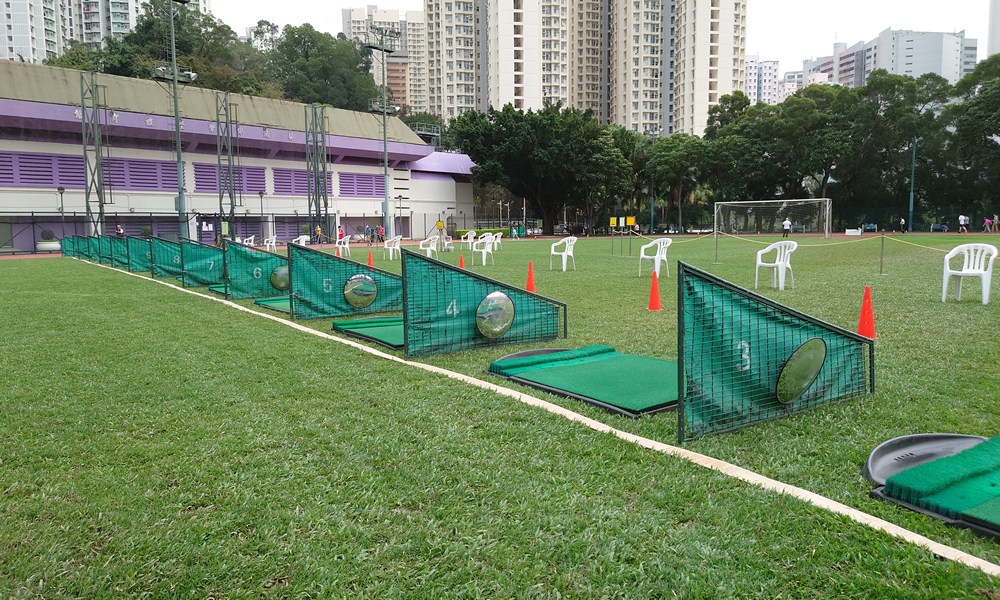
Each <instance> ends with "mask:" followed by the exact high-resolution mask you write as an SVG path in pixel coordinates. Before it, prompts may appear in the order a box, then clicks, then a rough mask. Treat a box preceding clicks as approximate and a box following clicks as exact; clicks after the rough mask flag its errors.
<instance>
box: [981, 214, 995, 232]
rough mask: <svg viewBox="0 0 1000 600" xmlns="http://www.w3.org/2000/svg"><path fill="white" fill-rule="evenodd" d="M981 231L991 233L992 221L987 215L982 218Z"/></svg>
mask: <svg viewBox="0 0 1000 600" xmlns="http://www.w3.org/2000/svg"><path fill="white" fill-rule="evenodd" d="M983 233H993V221H992V220H990V218H989V217H986V218H985V219H983Z"/></svg>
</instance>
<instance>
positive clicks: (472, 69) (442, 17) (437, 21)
mask: <svg viewBox="0 0 1000 600" xmlns="http://www.w3.org/2000/svg"><path fill="white" fill-rule="evenodd" d="M425 8H426V10H425V11H424V15H425V18H426V20H427V90H428V99H427V106H428V111H427V112H430V113H433V114H436V115H439V116H440V117H442V118H443V119H445V120H446V121H447V120H449V119H453V118H455V117H457V116H458V115H460V114H462V113H463V112H465V111H468V110H475V109H477V108H480V109H481V108H482V104H481V103H478V104H477V96H480V95H481V93H482V92H481V91H480V90H481V89H482V85H481V81H480V79H479V77H480V70H481V56H482V54H481V50H482V46H481V44H482V39H481V37H480V35H481V34H482V33H484V31H483V30H480V22H479V19H480V15H481V8H480V5H479V3H478V2H472V1H467V0H443V1H439V0H433V1H432V0H428V1H427V2H426V4H425ZM522 17H523V15H522ZM521 41H522V43H523V39H522V40H521Z"/></svg>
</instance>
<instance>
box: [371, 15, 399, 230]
mask: <svg viewBox="0 0 1000 600" xmlns="http://www.w3.org/2000/svg"><path fill="white" fill-rule="evenodd" d="M371 33H373V34H375V36H376V40H377V41H376V42H375V43H374V44H366V46H367V47H368V48H371V49H372V50H378V51H380V52H381V53H382V106H381V107H379V108H381V110H380V111H378V112H380V113H381V114H382V164H383V168H384V173H383V175H384V178H385V185H384V187H385V190H384V191H385V197H384V199H383V200H382V223H383V226H384V227H385V233H386V235H387V236H388V237H392V234H393V231H392V229H393V227H392V226H393V223H392V209H391V208H390V206H389V140H388V137H389V135H388V129H389V80H388V79H387V78H386V64H385V63H386V58H387V55H389V54H392V53H393V52H394V51H395V50H396V46H395V44H394V43H390V42H389V41H390V40H393V39H396V38H398V37H399V32H398V31H396V30H395V29H389V28H386V27H375V26H373V27H371ZM372 112H375V111H372Z"/></svg>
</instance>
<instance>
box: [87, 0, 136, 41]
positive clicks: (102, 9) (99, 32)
mask: <svg viewBox="0 0 1000 600" xmlns="http://www.w3.org/2000/svg"><path fill="white" fill-rule="evenodd" d="M73 4H74V6H75V7H77V8H75V9H74V11H73V12H74V13H76V14H77V17H78V18H77V19H76V21H75V22H76V31H75V32H74V35H73V37H74V38H75V39H77V40H80V41H81V42H86V43H88V44H98V43H100V42H101V40H103V39H104V38H106V37H116V38H122V37H124V36H126V35H128V33H129V32H130V31H132V28H133V27H134V26H135V23H136V20H137V19H138V16H139V14H140V12H139V11H140V10H141V5H140V2H139V0H82V2H81V1H79V0H75V1H74V2H73Z"/></svg>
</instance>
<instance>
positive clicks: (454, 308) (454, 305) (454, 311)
mask: <svg viewBox="0 0 1000 600" xmlns="http://www.w3.org/2000/svg"><path fill="white" fill-rule="evenodd" d="M444 312H445V313H446V314H449V315H451V316H453V317H457V316H458V302H457V301H455V300H452V301H451V304H449V305H448V308H447V309H446V310H445V311H444Z"/></svg>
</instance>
